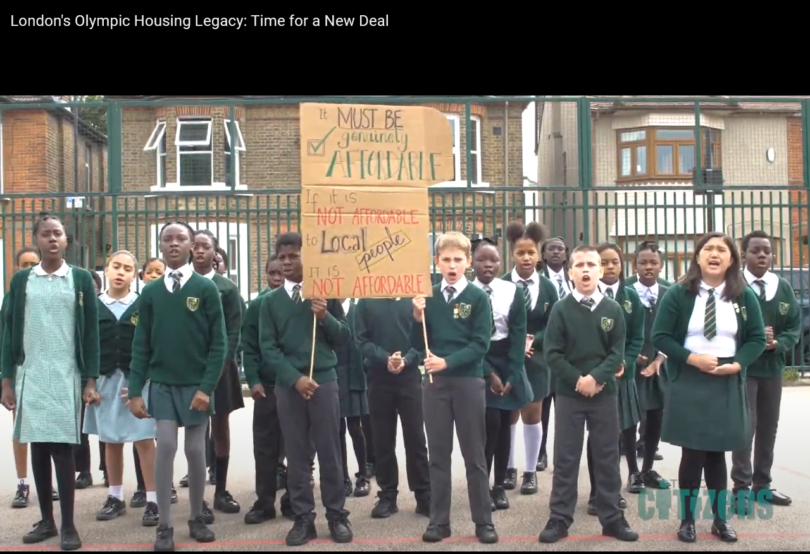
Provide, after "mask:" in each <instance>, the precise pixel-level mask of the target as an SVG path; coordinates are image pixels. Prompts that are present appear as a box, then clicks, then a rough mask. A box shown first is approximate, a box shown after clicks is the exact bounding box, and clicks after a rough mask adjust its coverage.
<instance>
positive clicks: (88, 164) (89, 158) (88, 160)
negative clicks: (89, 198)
mask: <svg viewBox="0 0 810 554" xmlns="http://www.w3.org/2000/svg"><path fill="white" fill-rule="evenodd" d="M84 172H85V175H87V190H88V192H90V191H92V190H93V147H92V146H90V143H87V144H85V146H84Z"/></svg>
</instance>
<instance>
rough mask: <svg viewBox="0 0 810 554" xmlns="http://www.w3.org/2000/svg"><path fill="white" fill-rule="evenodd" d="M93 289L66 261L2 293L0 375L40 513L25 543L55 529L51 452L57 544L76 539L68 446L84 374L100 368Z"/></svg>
mask: <svg viewBox="0 0 810 554" xmlns="http://www.w3.org/2000/svg"><path fill="white" fill-rule="evenodd" d="M95 296H96V295H95V289H94V287H93V279H92V277H91V276H90V272H88V271H87V270H85V269H81V268H78V267H73V266H70V265H68V264H67V263H66V262H64V261H63V262H62V266H61V267H60V268H59V269H58V270H57V271H56V272H54V273H53V274H50V275H49V274H47V273H46V272H45V270H44V269H43V268H42V266H41V265H36V266H34V267H32V268H29V269H23V270H20V271H18V272H17V273H16V274H15V275H14V277H13V278H12V280H11V286H10V289H9V291H8V294H7V298H8V304H7V305H6V308H7V309H6V313H5V319H6V321H5V325H4V329H3V347H2V354H0V377H2V378H3V379H9V380H13V382H14V387H15V392H16V399H17V417H16V419H15V422H14V434H13V438H14V439H16V440H18V441H19V442H20V443H22V444H28V443H30V444H31V466H32V470H33V471H32V472H33V475H34V482H35V484H36V488H37V496H38V497H39V505H40V512H41V516H42V521H40V523H38V524H37V525H36V526H35V528H34V530H33V531H31V532H30V533H28V534H27V535H26V536H25V538H24V541H25V542H26V543H36V542H41V541H43V540H45V539H46V538H48V537H49V536H53V534H55V533H56V532H57V531H56V527H55V525H54V523H53V499H52V496H51V494H52V479H51V475H52V473H51V471H52V466H51V459H53V462H54V466H55V467H56V477H57V482H58V484H59V494H60V507H61V513H62V542H63V547H65V546H67V545H69V546H70V547H71V548H76V547H78V546H80V545H81V540H80V539H79V537H78V534H76V533H75V527H74V521H73V507H74V490H75V481H74V479H75V463H74V460H73V451H72V446H71V445H77V444H80V442H81V428H80V422H81V409H82V405H83V404H84V402H83V401H82V378H84V379H91V378H92V379H95V378H97V377H98V375H99V330H98V305H97V303H96V298H95ZM66 531H67V532H68V534H67V535H66V534H65V533H66ZM70 531H72V533H70ZM77 545H78V546H77Z"/></svg>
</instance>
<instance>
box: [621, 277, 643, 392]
mask: <svg viewBox="0 0 810 554" xmlns="http://www.w3.org/2000/svg"><path fill="white" fill-rule="evenodd" d="M616 302H618V304H619V306H621V308H622V314H623V315H624V325H625V328H626V329H627V336H626V338H625V343H624V365H625V369H624V373H623V374H622V376H621V377H618V379H635V378H636V371H637V368H636V366H637V365H638V355H639V354H641V349H642V348H644V304H642V303H641V298H639V296H638V293H637V292H636V291H635V289H633V288H632V287H631V286H628V285H626V284H620V285H619V291H618V292H617V293H616ZM641 369H644V368H641Z"/></svg>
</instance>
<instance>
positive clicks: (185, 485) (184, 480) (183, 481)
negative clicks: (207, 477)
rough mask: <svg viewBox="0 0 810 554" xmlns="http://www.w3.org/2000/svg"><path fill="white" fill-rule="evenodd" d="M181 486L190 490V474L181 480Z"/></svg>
mask: <svg viewBox="0 0 810 554" xmlns="http://www.w3.org/2000/svg"><path fill="white" fill-rule="evenodd" d="M180 486H181V487H183V488H184V489H187V488H188V474H186V475H184V476H183V478H182V479H180Z"/></svg>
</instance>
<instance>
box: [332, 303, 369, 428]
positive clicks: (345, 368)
mask: <svg viewBox="0 0 810 554" xmlns="http://www.w3.org/2000/svg"><path fill="white" fill-rule="evenodd" d="M341 307H342V306H341ZM356 319H357V305H356V304H355V303H354V299H352V300H351V301H350V303H349V311H348V312H346V324H347V325H348V326H349V330H350V332H351V334H352V338H351V340H349V341H348V342H346V344H344V345H342V346H338V347H336V348H335V354H336V355H337V359H338V363H337V366H336V367H335V371H336V372H337V376H338V394H339V396H340V417H341V419H343V418H347V417H361V416H364V415H367V414H368V396H367V395H366V372H365V369H363V356H362V355H361V354H360V350H358V349H357V345H356V344H355V341H354V322H355V320H356Z"/></svg>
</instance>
